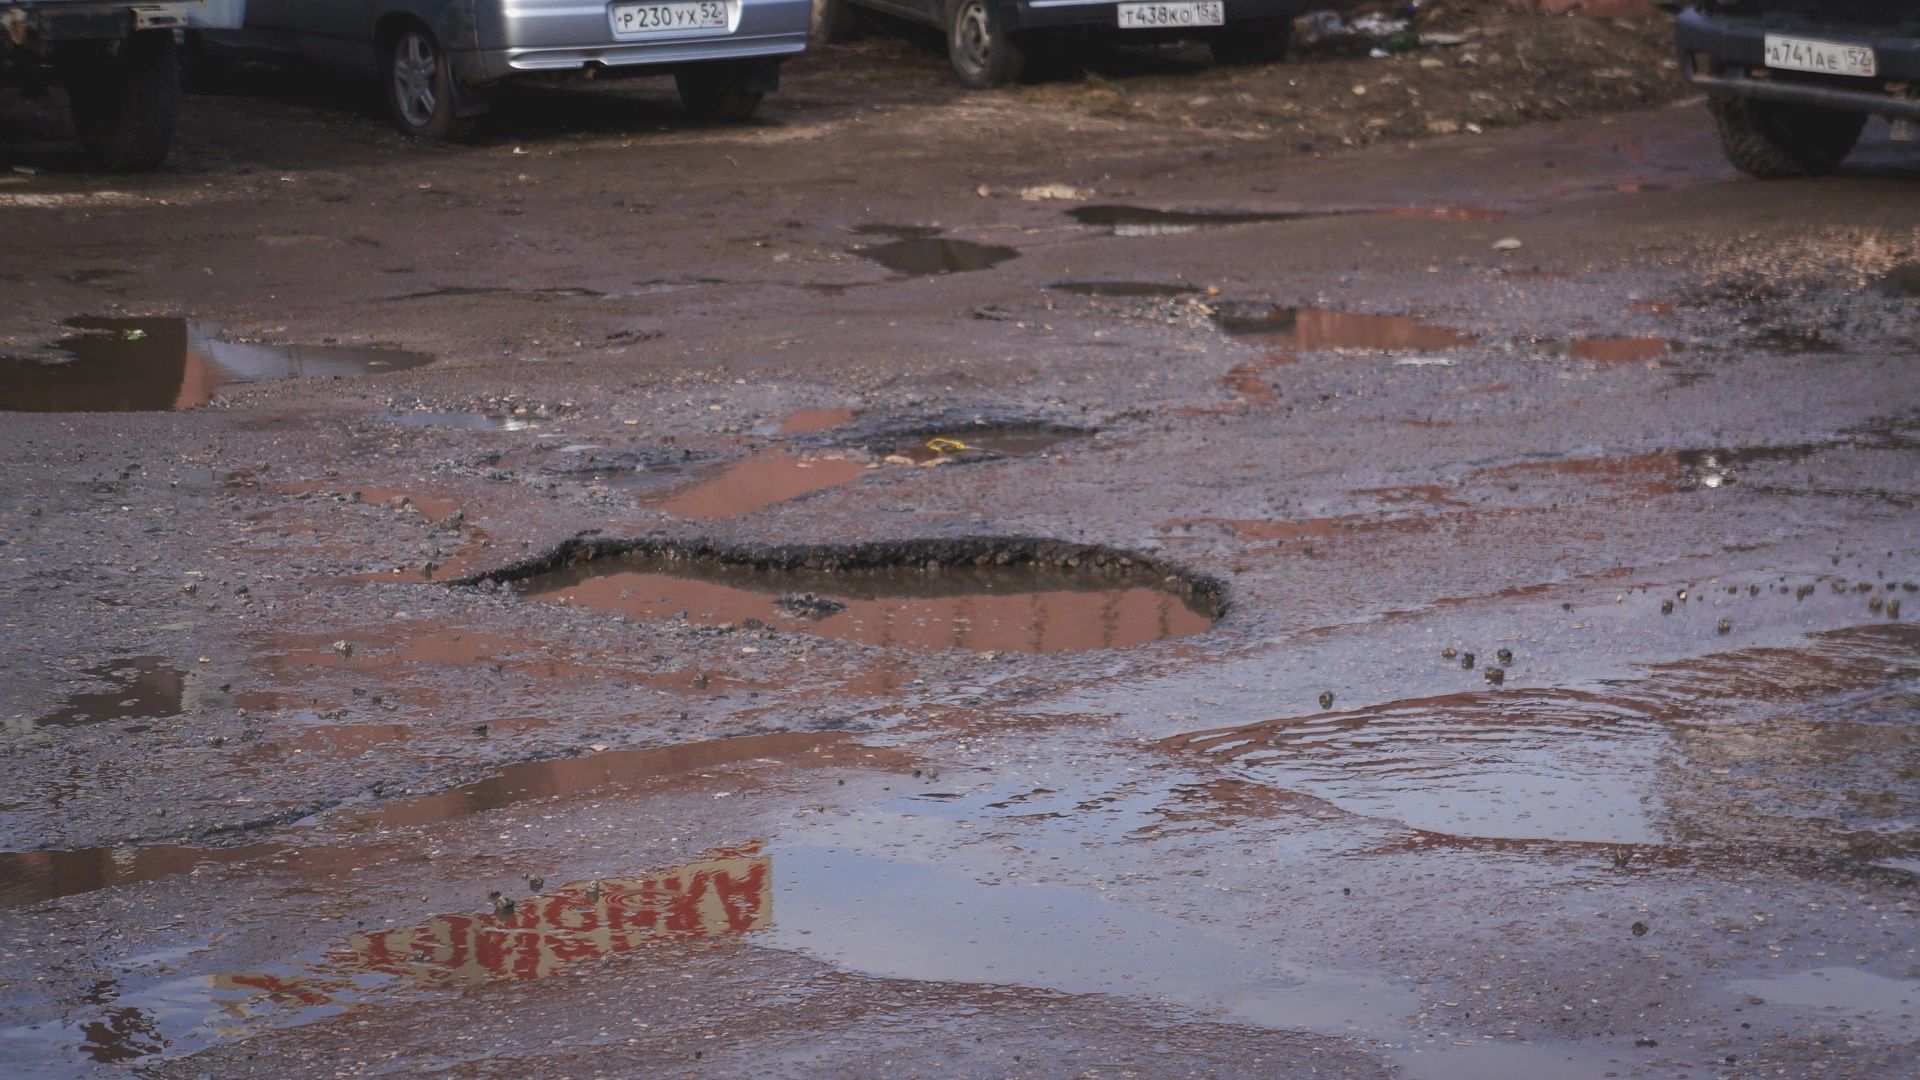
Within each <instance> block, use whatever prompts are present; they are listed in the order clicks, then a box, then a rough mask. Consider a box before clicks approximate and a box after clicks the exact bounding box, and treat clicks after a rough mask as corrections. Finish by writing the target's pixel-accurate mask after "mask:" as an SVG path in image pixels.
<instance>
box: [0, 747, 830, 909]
mask: <svg viewBox="0 0 1920 1080" xmlns="http://www.w3.org/2000/svg"><path fill="white" fill-rule="evenodd" d="M845 738H846V735H845V733H841V732H780V733H775V734H770V735H748V736H742V737H740V738H736V739H713V740H709V741H705V742H695V743H682V744H677V745H673V746H665V747H656V748H651V749H645V750H608V751H602V752H600V753H596V754H590V755H585V756H581V757H570V758H553V759H550V760H546V761H528V762H521V763H518V764H514V765H509V766H507V767H505V768H503V769H501V770H500V771H499V772H497V773H495V774H493V775H492V776H489V777H487V778H486V779H483V780H479V781H476V782H474V783H471V784H464V785H461V786H460V787H456V788H451V789H449V790H447V791H443V792H439V793H437V794H433V795H424V796H420V797H417V798H412V799H402V800H399V801H395V802H389V803H374V804H372V805H366V801H362V802H361V803H360V804H358V805H360V806H361V807H363V808H360V809H356V808H355V806H356V804H354V803H349V804H347V805H346V806H344V807H343V808H341V809H340V810H338V811H335V812H332V813H330V814H329V815H327V816H328V817H329V818H332V819H335V820H336V821H337V822H338V827H339V828H340V830H342V831H344V832H347V833H364V832H374V831H378V830H382V829H391V828H405V827H412V826H420V825H431V824H435V823H438V822H445V821H454V820H457V819H460V818H464V817H467V816H469V815H472V814H480V813H485V812H487V811H490V810H499V809H502V808H504V807H509V806H513V805H516V804H520V803H524V802H529V801H534V800H540V799H549V798H558V797H562V796H574V795H583V794H593V793H602V792H611V791H616V790H621V789H627V788H632V787H634V786H637V785H642V784H646V783H648V782H650V781H656V780H660V779H663V778H670V777H674V776H679V775H683V774H686V773H689V772H692V771H694V770H697V769H703V768H711V767H716V766H722V765H731V764H738V763H741V762H749V761H755V760H759V759H762V758H795V757H800V756H802V755H806V754H808V753H809V752H812V751H822V750H825V749H827V748H829V747H832V746H833V745H834V744H836V743H838V742H840V741H842V740H844V739H845ZM304 824H309V825H317V824H319V822H317V821H311V820H310V821H309V822H307V823H304ZM297 837H298V833H297V831H296V833H294V834H291V835H289V837H288V838H287V839H279V840H273V841H268V842H263V843H256V844H244V845H238V846H234V847H224V848H201V847H191V846H186V845H179V844H145V845H129V846H121V847H102V848H81V849H76V850H64V851H14V852H5V853H0V908H8V907H18V906H20V905H23V904H33V903H40V902H43V901H47V900H53V899H57V898H59V897H63V896H73V895H77V894H79V893H86V892H93V891H95V890H98V889H105V888H111V887H114V886H119V885H130V884H135V883H138V882H143V881H154V880H158V879H160V878H165V877H171V876H173V875H175V874H183V873H189V872H191V871H194V870H197V869H199V868H201V867H207V866H216V865H221V864H226V863H238V862H248V861H252V860H254V859H263V858H269V857H271V858H274V859H276V860H278V861H280V862H283V863H290V864H296V865H297V864H298V863H300V862H301V861H302V860H308V859H317V860H325V859H328V858H332V857H335V854H337V853H340V852H342V851H346V854H343V855H339V856H338V857H340V858H345V859H347V860H348V861H351V860H352V856H351V852H350V850H348V849H343V848H340V847H337V846H307V845H303V844H302V843H301V842H300V839H299V838H297ZM330 853H335V854H330Z"/></svg>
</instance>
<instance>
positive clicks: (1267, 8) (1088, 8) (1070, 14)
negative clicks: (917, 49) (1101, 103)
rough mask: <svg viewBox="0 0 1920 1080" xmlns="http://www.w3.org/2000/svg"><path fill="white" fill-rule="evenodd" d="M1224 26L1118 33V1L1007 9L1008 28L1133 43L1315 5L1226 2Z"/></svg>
mask: <svg viewBox="0 0 1920 1080" xmlns="http://www.w3.org/2000/svg"><path fill="white" fill-rule="evenodd" d="M1225 3H1226V11H1225V15H1226V20H1227V24H1226V26H1225V27H1224V28H1223V27H1195V28H1193V29H1191V30H1182V29H1167V30H1158V29H1156V30H1124V31H1123V30H1121V29H1120V16H1119V15H1118V13H1117V12H1116V10H1115V9H1116V8H1118V7H1119V6H1120V5H1119V3H1118V2H1117V0H1018V2H1017V3H1015V4H1011V5H1009V6H1008V8H1007V9H1006V13H1007V15H1008V17H1009V18H1008V23H1009V29H1011V30H1014V31H1034V30H1042V31H1045V30H1080V31H1101V32H1104V31H1109V30H1111V31H1112V32H1113V33H1114V34H1116V35H1121V36H1124V37H1126V38H1128V39H1131V40H1134V41H1149V40H1153V39H1154V38H1156V37H1180V36H1183V35H1185V36H1191V35H1194V34H1201V33H1206V32H1207V31H1210V30H1219V29H1232V28H1233V27H1234V26H1235V25H1236V24H1240V23H1247V22H1256V21H1258V22H1267V21H1271V20H1274V19H1291V18H1293V17H1295V16H1297V15H1300V14H1302V13H1303V12H1305V11H1307V10H1308V9H1309V8H1311V7H1313V6H1314V0H1225Z"/></svg>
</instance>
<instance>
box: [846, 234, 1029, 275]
mask: <svg viewBox="0 0 1920 1080" xmlns="http://www.w3.org/2000/svg"><path fill="white" fill-rule="evenodd" d="M860 254H862V255H864V256H866V257H867V258H869V259H872V260H873V261H874V262H877V263H879V264H880V265H882V266H884V267H886V268H887V269H889V270H892V271H893V272H895V273H897V274H908V275H911V276H915V277H926V276H931V275H935V274H963V273H967V272H969V271H973V270H985V269H988V268H989V267H994V266H998V265H1000V264H1001V263H1003V262H1006V261H1007V260H1008V259H1012V258H1017V257H1018V256H1019V254H1020V253H1019V252H1018V251H1016V250H1014V249H1013V248H1010V247H1006V246H1004V245H1001V244H976V243H973V242H972V241H969V240H942V239H933V238H930V237H916V238H913V239H908V240H896V241H894V242H893V243H891V244H882V245H880V246H879V247H875V248H867V249H865V250H863V251H861V252H860Z"/></svg>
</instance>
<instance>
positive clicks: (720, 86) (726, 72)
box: [673, 64, 764, 120]
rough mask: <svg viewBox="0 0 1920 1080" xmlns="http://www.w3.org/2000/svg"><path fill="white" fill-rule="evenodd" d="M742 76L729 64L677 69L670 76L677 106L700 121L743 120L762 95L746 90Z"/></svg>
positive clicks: (747, 82) (753, 108)
mask: <svg viewBox="0 0 1920 1080" xmlns="http://www.w3.org/2000/svg"><path fill="white" fill-rule="evenodd" d="M749 84H750V83H749V80H748V77H747V75H746V73H744V72H742V71H740V70H739V69H738V68H736V67H734V66H732V65H729V64H707V65H704V66H701V67H690V68H681V69H680V70H679V71H676V72H674V73H673V85H674V88H675V89H677V90H679V91H680V104H682V105H685V106H686V107H687V111H688V112H690V113H692V114H693V115H694V116H696V117H698V118H700V119H702V120H745V119H747V118H748V117H750V116H752V115H753V113H754V110H755V109H758V108H759V107H760V99H761V97H763V96H764V95H762V94H760V93H759V92H757V91H754V90H749V89H747V87H748V85H749Z"/></svg>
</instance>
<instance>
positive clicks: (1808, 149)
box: [1707, 96, 1867, 180]
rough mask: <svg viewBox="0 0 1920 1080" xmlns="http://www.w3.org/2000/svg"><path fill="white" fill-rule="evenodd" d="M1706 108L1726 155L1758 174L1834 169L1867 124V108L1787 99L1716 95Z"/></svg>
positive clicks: (1764, 177) (1770, 175)
mask: <svg viewBox="0 0 1920 1080" xmlns="http://www.w3.org/2000/svg"><path fill="white" fill-rule="evenodd" d="M1707 108H1708V110H1710V111H1711V112H1712V113H1713V123H1714V126H1715V127H1716V128H1717V129H1719V133H1720V149H1721V151H1722V152H1723V153H1725V154H1726V156H1727V160H1728V161H1729V162H1731V163H1732V164H1733V167H1734V168H1736V169H1739V170H1740V171H1741V172H1743V173H1746V174H1747V175H1748V176H1751V177H1753V178H1755V179H1757V180H1779V179H1784V178H1787V177H1793V176H1817V175H1819V174H1820V173H1824V172H1832V171H1833V169H1834V167H1835V166H1837V165H1839V164H1840V162H1841V161H1842V160H1843V159H1844V158H1845V157H1846V156H1847V154H1848V152H1850V151H1851V150H1852V149H1853V144H1855V143H1857V142H1859V141H1860V129H1862V128H1864V127H1865V126H1866V124H1867V117H1866V114H1864V113H1850V112H1838V111H1836V110H1833V109H1822V108H1819V107H1817V106H1813V105H1799V104H1795V103H1792V102H1785V101H1755V100H1753V99H1751V98H1732V97H1717V96H1716V97H1709V98H1708V99H1707Z"/></svg>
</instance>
